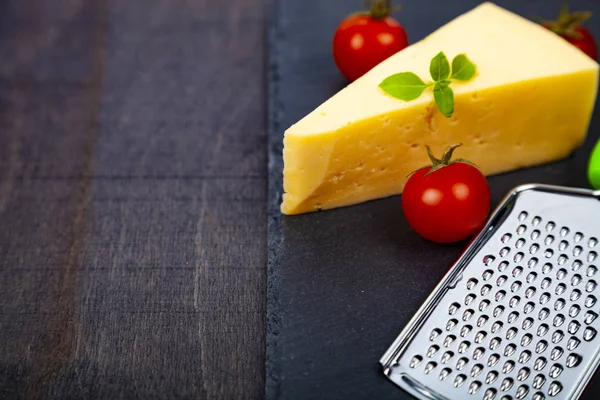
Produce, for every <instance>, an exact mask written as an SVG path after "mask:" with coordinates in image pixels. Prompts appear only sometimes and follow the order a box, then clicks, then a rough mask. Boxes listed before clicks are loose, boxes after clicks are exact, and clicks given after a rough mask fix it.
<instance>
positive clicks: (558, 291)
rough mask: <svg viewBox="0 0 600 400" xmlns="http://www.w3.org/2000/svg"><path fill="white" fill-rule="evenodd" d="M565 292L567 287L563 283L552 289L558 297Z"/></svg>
mask: <svg viewBox="0 0 600 400" xmlns="http://www.w3.org/2000/svg"><path fill="white" fill-rule="evenodd" d="M565 290H567V285H565V284H564V283H559V284H558V285H556V289H554V293H555V294H556V295H558V296H560V295H562V294H563V293H564V292H565Z"/></svg>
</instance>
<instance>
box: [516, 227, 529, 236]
mask: <svg viewBox="0 0 600 400" xmlns="http://www.w3.org/2000/svg"><path fill="white" fill-rule="evenodd" d="M525 231H527V227H526V226H525V225H519V226H518V227H517V235H522V234H524V233H525Z"/></svg>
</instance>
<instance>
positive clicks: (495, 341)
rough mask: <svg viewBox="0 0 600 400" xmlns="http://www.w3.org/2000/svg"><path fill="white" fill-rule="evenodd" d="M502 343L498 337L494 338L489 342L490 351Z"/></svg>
mask: <svg viewBox="0 0 600 400" xmlns="http://www.w3.org/2000/svg"><path fill="white" fill-rule="evenodd" d="M501 343H502V339H500V338H499V337H495V338H493V339H492V340H490V345H489V347H490V350H496V349H497V348H498V346H500V344H501Z"/></svg>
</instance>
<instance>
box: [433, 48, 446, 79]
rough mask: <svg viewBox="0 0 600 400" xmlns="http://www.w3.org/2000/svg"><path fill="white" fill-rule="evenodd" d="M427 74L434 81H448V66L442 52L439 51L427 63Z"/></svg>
mask: <svg viewBox="0 0 600 400" xmlns="http://www.w3.org/2000/svg"><path fill="white" fill-rule="evenodd" d="M429 73H430V74H431V77H432V78H433V80H434V81H441V80H442V79H448V76H450V64H449V63H448V59H447V58H446V55H445V54H444V52H442V51H440V52H439V53H438V54H437V55H436V56H435V57H433V58H432V59H431V63H429Z"/></svg>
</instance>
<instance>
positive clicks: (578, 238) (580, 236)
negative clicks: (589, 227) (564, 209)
mask: <svg viewBox="0 0 600 400" xmlns="http://www.w3.org/2000/svg"><path fill="white" fill-rule="evenodd" d="M581 239H583V233H581V232H575V235H573V240H574V241H575V243H579V242H581Z"/></svg>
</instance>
